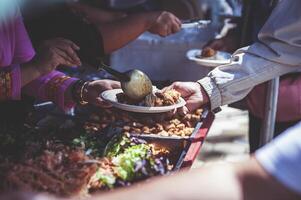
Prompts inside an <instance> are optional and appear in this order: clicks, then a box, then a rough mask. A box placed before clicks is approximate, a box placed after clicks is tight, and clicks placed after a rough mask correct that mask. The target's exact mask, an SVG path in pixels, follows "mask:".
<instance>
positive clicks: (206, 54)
mask: <svg viewBox="0 0 301 200" xmlns="http://www.w3.org/2000/svg"><path fill="white" fill-rule="evenodd" d="M215 55H216V51H215V50H214V49H212V48H210V47H206V48H204V49H203V50H202V54H201V55H200V58H208V57H213V56H215Z"/></svg>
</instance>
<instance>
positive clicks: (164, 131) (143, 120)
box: [86, 109, 203, 137]
mask: <svg viewBox="0 0 301 200" xmlns="http://www.w3.org/2000/svg"><path fill="white" fill-rule="evenodd" d="M202 112H203V110H202V109H198V110H196V111H195V112H194V113H192V114H186V115H185V116H181V115H176V116H172V117H170V116H168V115H162V114H160V115H156V114H155V115H145V114H139V113H129V112H125V111H118V112H117V111H109V110H107V111H104V112H102V114H101V115H102V117H99V120H98V121H93V122H86V130H87V131H89V132H93V130H94V128H95V127H96V129H97V131H100V130H101V128H100V127H104V126H105V125H107V124H108V122H107V119H110V118H111V119H114V122H113V121H112V122H113V126H117V127H120V128H122V129H123V131H124V132H127V133H132V134H154V135H161V136H178V137H189V136H190V135H191V134H192V132H193V130H194V128H195V126H196V124H197V123H198V122H199V120H200V118H201V115H202ZM105 113H106V114H105ZM91 118H92V119H93V118H94V119H95V116H94V115H91ZM104 119H105V120H104Z"/></svg>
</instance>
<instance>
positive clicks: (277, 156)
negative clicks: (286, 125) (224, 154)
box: [255, 122, 301, 194]
mask: <svg viewBox="0 0 301 200" xmlns="http://www.w3.org/2000/svg"><path fill="white" fill-rule="evenodd" d="M255 157H256V159H257V160H258V161H259V163H260V164H261V165H262V166H263V168H264V169H265V170H266V171H267V172H268V173H270V174H271V175H272V176H274V177H275V178H276V179H277V180H278V181H279V182H281V183H282V184H283V185H285V186H286V187H287V188H290V189H291V190H293V191H295V192H297V193H299V194H301V122H299V124H297V125H296V126H294V127H292V128H290V129H288V130H287V131H285V132H284V133H282V134H281V135H280V136H278V137H277V138H276V139H275V140H273V141H272V142H271V143H269V144H267V145H266V146H264V147H263V148H261V149H259V150H258V151H257V152H256V153H255Z"/></svg>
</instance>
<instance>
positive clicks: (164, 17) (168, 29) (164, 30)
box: [148, 11, 181, 37]
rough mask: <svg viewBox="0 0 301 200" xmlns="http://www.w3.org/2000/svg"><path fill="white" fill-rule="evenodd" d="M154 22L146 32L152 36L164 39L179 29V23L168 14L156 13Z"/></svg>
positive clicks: (174, 17)
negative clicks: (155, 35)
mask: <svg viewBox="0 0 301 200" xmlns="http://www.w3.org/2000/svg"><path fill="white" fill-rule="evenodd" d="M154 14H155V15H156V20H155V22H154V23H153V24H152V26H151V27H150V29H149V30H148V31H149V32H151V33H153V34H157V35H160V36H162V37H166V36H168V35H170V34H173V33H176V32H178V31H180V29H181V21H180V20H179V19H178V18H177V17H176V16H175V15H173V14H172V13H170V12H166V11H163V12H159V13H158V12H156V13H154Z"/></svg>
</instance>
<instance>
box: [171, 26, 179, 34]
mask: <svg viewBox="0 0 301 200" xmlns="http://www.w3.org/2000/svg"><path fill="white" fill-rule="evenodd" d="M180 30H181V26H180V25H179V24H174V26H173V27H172V33H177V32H179V31H180Z"/></svg>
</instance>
